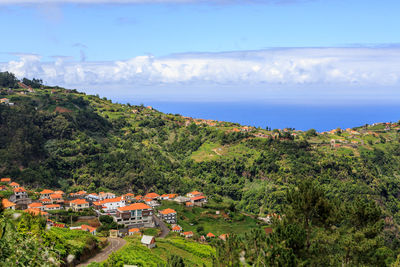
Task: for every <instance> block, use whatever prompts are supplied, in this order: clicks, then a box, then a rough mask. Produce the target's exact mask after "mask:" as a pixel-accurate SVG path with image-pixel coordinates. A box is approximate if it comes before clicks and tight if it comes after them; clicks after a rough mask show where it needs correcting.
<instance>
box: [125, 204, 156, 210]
mask: <svg viewBox="0 0 400 267" xmlns="http://www.w3.org/2000/svg"><path fill="white" fill-rule="evenodd" d="M145 209H151V207H150V206H149V205H146V204H144V203H134V204H131V205H129V206H125V207H121V208H118V210H120V211H129V210H145Z"/></svg>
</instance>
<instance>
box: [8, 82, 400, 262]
mask: <svg viewBox="0 0 400 267" xmlns="http://www.w3.org/2000/svg"><path fill="white" fill-rule="evenodd" d="M36 82H38V81H37V80H36ZM37 87H38V88H35V89H32V88H30V87H27V88H23V87H21V86H19V85H17V84H14V86H13V87H12V88H8V87H3V88H1V91H0V99H1V102H2V103H1V104H0V176H1V177H13V179H14V180H16V181H17V182H19V183H21V184H22V185H25V186H28V187H29V188H32V189H35V188H37V189H40V188H44V187H50V188H60V189H61V190H63V191H65V192H66V193H69V192H73V191H77V190H80V189H85V190H87V191H92V192H99V191H107V190H111V191H114V192H117V193H126V192H134V193H135V194H143V193H147V192H150V191H155V192H157V193H159V194H162V193H174V192H176V193H186V192H189V191H190V190H193V189H198V190H202V191H204V193H206V194H207V195H208V196H209V198H210V201H209V204H208V206H209V207H213V208H215V209H219V207H221V209H223V210H225V211H229V210H230V211H235V210H236V211H240V212H243V213H246V214H250V215H255V216H260V217H265V216H267V214H271V213H277V214H280V215H282V216H281V217H280V218H281V220H278V221H274V222H273V229H274V233H273V234H272V235H270V236H268V237H266V235H265V233H264V232H262V233H260V232H259V231H261V230H260V229H259V228H258V227H254V228H253V227H251V226H249V225H252V224H253V222H252V221H243V225H242V226H241V222H238V223H236V224H235V226H234V227H233V225H232V227H231V229H232V232H233V233H232V234H233V235H232V237H231V238H229V240H230V241H229V242H226V243H223V242H222V243H221V242H219V243H218V242H217V243H215V244H214V247H215V248H216V256H215V259H213V264H214V265H216V266H224V264H225V259H227V258H229V259H230V262H231V263H232V264H233V263H235V262H236V261H239V259H240V258H241V257H239V254H240V253H242V248H243V251H244V253H245V256H246V257H245V261H246V262H248V263H249V264H255V263H260V262H264V263H265V261H268V262H269V265H285V266H289V265H293V266H294V265H298V264H300V263H301V264H303V265H314V266H322V265H325V266H326V265H337V264H339V263H342V264H343V262H345V263H347V264H350V265H352V264H354V265H372V266H376V265H390V264H391V263H392V262H394V260H395V258H396V255H398V254H399V253H400V250H399V248H400V244H399V242H397V240H398V236H399V234H398V233H399V227H398V225H399V223H400V201H399V196H400V189H399V181H400V178H399V174H400V170H399V167H400V152H399V151H400V144H399V141H400V134H399V129H400V127H399V124H398V123H377V124H374V125H364V126H360V127H355V128H353V129H345V130H342V129H335V130H332V131H330V132H325V133H317V132H316V131H315V130H313V129H311V130H309V131H306V132H302V131H296V130H294V129H283V130H279V129H274V130H271V129H259V128H253V127H249V126H242V125H238V124H235V123H230V122H220V121H208V120H202V119H193V118H189V117H184V116H181V115H179V114H175V115H174V114H164V113H162V112H159V111H157V110H154V109H153V108H151V107H145V106H143V105H141V106H135V105H130V104H126V105H123V104H118V103H112V102H111V100H107V99H106V98H100V97H98V96H93V95H86V94H84V93H80V92H78V91H76V90H68V89H64V88H60V87H46V86H42V85H40V84H39V85H38V86H37ZM222 207H223V208H222ZM182 212H183V211H182ZM193 214H196V213H193ZM236 214H237V213H236ZM198 215H199V214H198ZM190 216H192V215H191V214H185V213H183V216H182V217H181V219H182V223H183V224H184V225H185V226H186V227H187V228H188V229H191V227H192V228H193V229H195V228H194V226H192V224H191V223H192V222H191V220H193V219H194V218H191V217H190ZM199 216H200V219H199V220H197V219H196V221H199V222H201V224H202V225H204V226H203V228H204V229H203V230H205V231H207V230H208V231H209V230H211V229H213V231H216V233H219V232H221V233H222V232H223V231H222V230H221V231H219V230H218V227H223V229H229V228H230V225H229V224H230V223H229V221H224V220H222V219H221V222H220V223H219V224H218V225H215V226H212V228H210V227H211V225H210V222H209V220H208V218H207V217H204V218H203V217H201V215H199ZM282 218H283V219H282ZM249 227H250V228H251V229H250V228H249ZM247 228H249V229H247ZM196 229H197V228H196ZM250 230H251V231H250ZM224 231H225V230H224ZM234 234H238V235H239V237H236V235H234ZM283 241H284V242H283ZM282 242H283V243H282ZM271 248H274V249H272V250H271ZM129 249H130V248H127V250H129ZM267 252H268V253H267ZM122 253H124V252H122ZM157 253H158V252H157V251H156V254H157ZM160 253H161V252H160ZM157 255H158V254H157ZM160 255H161V256H160ZM160 255H158V256H157V257H161V260H160V261H164V260H165V255H164V254H160ZM262 255H263V256H262ZM241 260H242V261H243V258H241ZM225 266H231V265H229V264H228V265H225Z"/></svg>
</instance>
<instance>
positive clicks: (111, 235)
mask: <svg viewBox="0 0 400 267" xmlns="http://www.w3.org/2000/svg"><path fill="white" fill-rule="evenodd" d="M110 237H111V238H117V237H118V230H110Z"/></svg>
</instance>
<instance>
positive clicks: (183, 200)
mask: <svg viewBox="0 0 400 267" xmlns="http://www.w3.org/2000/svg"><path fill="white" fill-rule="evenodd" d="M174 201H175V202H178V203H181V204H183V203H186V202H188V201H190V198H188V197H183V196H178V197H176V198H174Z"/></svg>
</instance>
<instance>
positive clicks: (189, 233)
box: [183, 231, 193, 235]
mask: <svg viewBox="0 0 400 267" xmlns="http://www.w3.org/2000/svg"><path fill="white" fill-rule="evenodd" d="M183 234H184V235H193V232H192V231H188V232H183Z"/></svg>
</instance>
